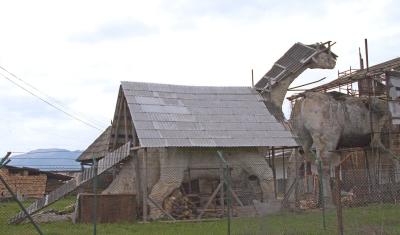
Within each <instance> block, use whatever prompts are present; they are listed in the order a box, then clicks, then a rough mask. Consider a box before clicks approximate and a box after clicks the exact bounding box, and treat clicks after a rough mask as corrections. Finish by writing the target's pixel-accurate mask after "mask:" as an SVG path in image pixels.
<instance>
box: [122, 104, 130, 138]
mask: <svg viewBox="0 0 400 235" xmlns="http://www.w3.org/2000/svg"><path fill="white" fill-rule="evenodd" d="M123 102H124V130H125V142H128V141H129V137H128V135H129V133H128V119H127V117H126V115H127V113H126V99H125V98H124V101H123Z"/></svg>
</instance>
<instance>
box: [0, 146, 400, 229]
mask: <svg viewBox="0 0 400 235" xmlns="http://www.w3.org/2000/svg"><path fill="white" fill-rule="evenodd" d="M165 151H166V150H161V149H158V150H154V151H153V150H144V149H140V150H137V151H134V153H132V154H131V156H130V157H129V158H127V159H126V160H124V161H121V162H119V163H118V164H115V165H114V166H113V167H112V168H110V169H109V170H107V171H106V172H105V173H103V174H99V175H97V174H94V175H93V176H95V177H94V178H91V180H88V181H87V182H86V183H84V184H82V185H80V186H79V187H76V189H74V190H72V191H71V192H69V193H68V194H66V195H65V196H63V197H61V198H58V199H57V200H56V201H55V203H53V204H51V205H49V206H46V207H45V208H43V209H40V210H39V211H37V212H35V213H34V214H33V215H32V217H33V220H34V221H36V222H37V224H38V226H39V227H40V229H41V230H42V231H43V233H44V234H71V233H76V234H93V233H94V231H96V233H97V234H127V233H129V234H135V233H136V234H362V233H364V234H400V225H399V224H400V223H399V222H400V219H399V218H400V210H399V209H400V206H399V204H398V201H399V199H400V180H399V179H400V171H399V170H398V169H397V168H396V167H394V165H393V164H387V165H385V164H378V165H376V166H374V167H370V168H369V169H363V168H357V167H353V168H351V167H348V166H347V165H346V164H342V165H340V166H339V167H336V168H335V169H333V170H332V174H331V179H330V184H329V185H321V179H320V176H319V175H318V174H315V173H313V172H314V171H311V170H310V169H309V168H311V165H310V164H312V163H307V162H305V161H304V160H299V162H295V164H294V163H293V162H290V161H289V160H288V159H286V163H285V164H286V165H285V166H282V163H283V162H284V161H282V159H279V158H276V159H275V162H272V161H271V160H272V159H269V158H268V157H267V158H265V155H263V154H259V153H257V151H255V150H251V151H249V150H246V151H244V150H243V151H244V152H243V151H242V150H240V149H236V150H234V151H230V150H222V151H220V152H216V151H215V150H213V151H210V150H203V151H200V152H199V153H194V152H179V151H178V152H176V153H170V152H168V151H167V152H165ZM189 153H190V154H192V155H190V154H189ZM182 154H185V155H186V156H192V157H188V159H186V160H180V161H178V162H175V161H176V159H183V158H182V156H181V155H182ZM196 154H198V155H201V156H202V157H203V159H202V161H201V162H196V160H194V159H199V156H196ZM245 154H246V155H245ZM174 156H175V158H174ZM237 156H242V157H241V158H238V157H237ZM259 156H262V157H261V158H260V157H259ZM267 156H268V154H267ZM244 157H246V158H244ZM172 163H174V164H172ZM293 164H294V165H296V167H295V168H293ZM317 166H318V165H317ZM313 167H314V166H313ZM293 169H295V171H293ZM6 170H7V168H4V167H3V168H2V169H1V171H0V172H1V173H0V174H1V176H2V178H3V179H4V180H5V182H6V183H8V185H9V186H10V188H11V189H12V191H13V192H14V193H15V195H16V197H17V199H18V200H20V201H21V202H22V204H23V205H24V206H25V207H26V208H28V207H29V206H30V205H32V203H33V202H34V201H35V200H36V199H38V198H43V196H44V198H46V195H50V192H52V191H54V190H55V189H57V188H59V187H62V186H63V185H66V182H72V181H71V180H57V182H56V183H57V184H54V182H53V184H49V179H50V178H51V177H55V175H51V177H50V175H49V176H46V177H45V178H46V179H45V180H44V179H43V178H44V176H43V174H40V173H37V172H36V173H35V174H30V173H29V171H28V169H25V170H23V171H15V169H14V170H13V171H11V172H8V171H6ZM281 170H282V171H281ZM93 172H95V171H93ZM71 177H74V176H71ZM79 177H82V175H81V176H79V174H78V175H77V176H75V178H73V180H77V181H79ZM50 186H51V187H50ZM48 187H50V188H48ZM321 187H329V188H330V190H328V191H329V192H330V193H329V194H328V195H324V194H322V192H324V190H320V188H321ZM0 193H1V196H0V234H37V232H36V230H35V227H34V226H32V224H30V223H29V220H27V219H25V220H23V221H22V223H18V224H14V223H11V224H10V221H11V220H10V219H12V218H13V217H14V216H15V215H16V214H17V213H18V212H20V211H21V208H20V207H19V205H18V204H17V202H16V201H15V200H14V199H13V198H12V195H11V194H10V193H9V192H8V191H7V189H6V188H5V187H4V184H3V183H1V182H0ZM95 195H96V196H95ZM154 221H158V222H157V223H154ZM143 222H146V223H143ZM104 223H106V224H104ZM111 223H112V224H111Z"/></svg>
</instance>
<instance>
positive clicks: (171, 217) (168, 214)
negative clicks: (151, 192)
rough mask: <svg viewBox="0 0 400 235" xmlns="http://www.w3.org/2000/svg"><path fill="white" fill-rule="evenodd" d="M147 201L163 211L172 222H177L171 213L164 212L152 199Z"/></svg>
mask: <svg viewBox="0 0 400 235" xmlns="http://www.w3.org/2000/svg"><path fill="white" fill-rule="evenodd" d="M147 199H148V200H149V202H150V203H152V204H153V205H154V206H156V207H157V208H158V209H160V211H162V213H164V214H165V215H166V216H168V217H169V218H170V219H171V220H173V221H176V219H175V218H174V217H173V216H172V215H171V214H170V213H168V212H167V211H166V210H164V209H163V208H162V206H161V205H158V203H157V202H155V201H154V200H153V199H151V198H150V197H148V198H147Z"/></svg>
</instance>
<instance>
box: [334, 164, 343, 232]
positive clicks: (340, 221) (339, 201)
mask: <svg viewBox="0 0 400 235" xmlns="http://www.w3.org/2000/svg"><path fill="white" fill-rule="evenodd" d="M335 178H336V180H335V181H336V187H335V189H336V191H335V192H336V221H337V231H338V234H339V235H343V216H342V195H341V187H340V165H338V166H336V167H335Z"/></svg>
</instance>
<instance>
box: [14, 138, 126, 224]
mask: <svg viewBox="0 0 400 235" xmlns="http://www.w3.org/2000/svg"><path fill="white" fill-rule="evenodd" d="M130 146H131V143H130V142H128V143H126V144H124V145H122V146H121V147H120V148H118V149H116V150H115V151H114V152H111V153H108V154H107V155H106V156H105V157H104V158H102V159H101V160H100V161H99V162H98V165H97V175H101V174H102V173H104V172H105V171H107V170H108V169H110V168H111V167H113V166H114V165H116V164H118V163H120V162H121V161H123V160H124V159H126V158H127V157H128V156H129V153H130ZM95 175H96V169H95V167H93V166H92V167H90V168H86V169H84V170H83V172H82V173H80V174H79V175H78V176H77V177H76V178H74V179H71V180H70V181H68V182H67V183H65V184H63V185H62V186H61V187H59V188H57V189H56V190H54V191H52V192H51V193H49V194H48V195H46V196H44V197H43V198H41V199H38V200H36V201H35V202H33V203H32V204H31V205H30V206H29V207H27V208H26V210H27V211H28V213H29V214H30V215H32V214H34V213H36V212H38V211H40V210H41V209H43V208H45V207H47V206H49V205H51V204H53V203H54V202H56V201H58V200H59V199H61V198H63V197H64V196H66V195H67V194H69V193H71V192H72V191H74V190H75V189H77V188H79V187H80V186H81V185H83V184H84V183H87V182H89V181H90V180H92V179H93V178H94V176H95ZM25 218H26V214H25V213H24V212H23V211H21V212H19V213H18V214H16V215H15V216H14V217H13V218H11V219H10V220H9V223H11V224H17V223H20V222H22V221H23V220H24V219H25Z"/></svg>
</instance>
